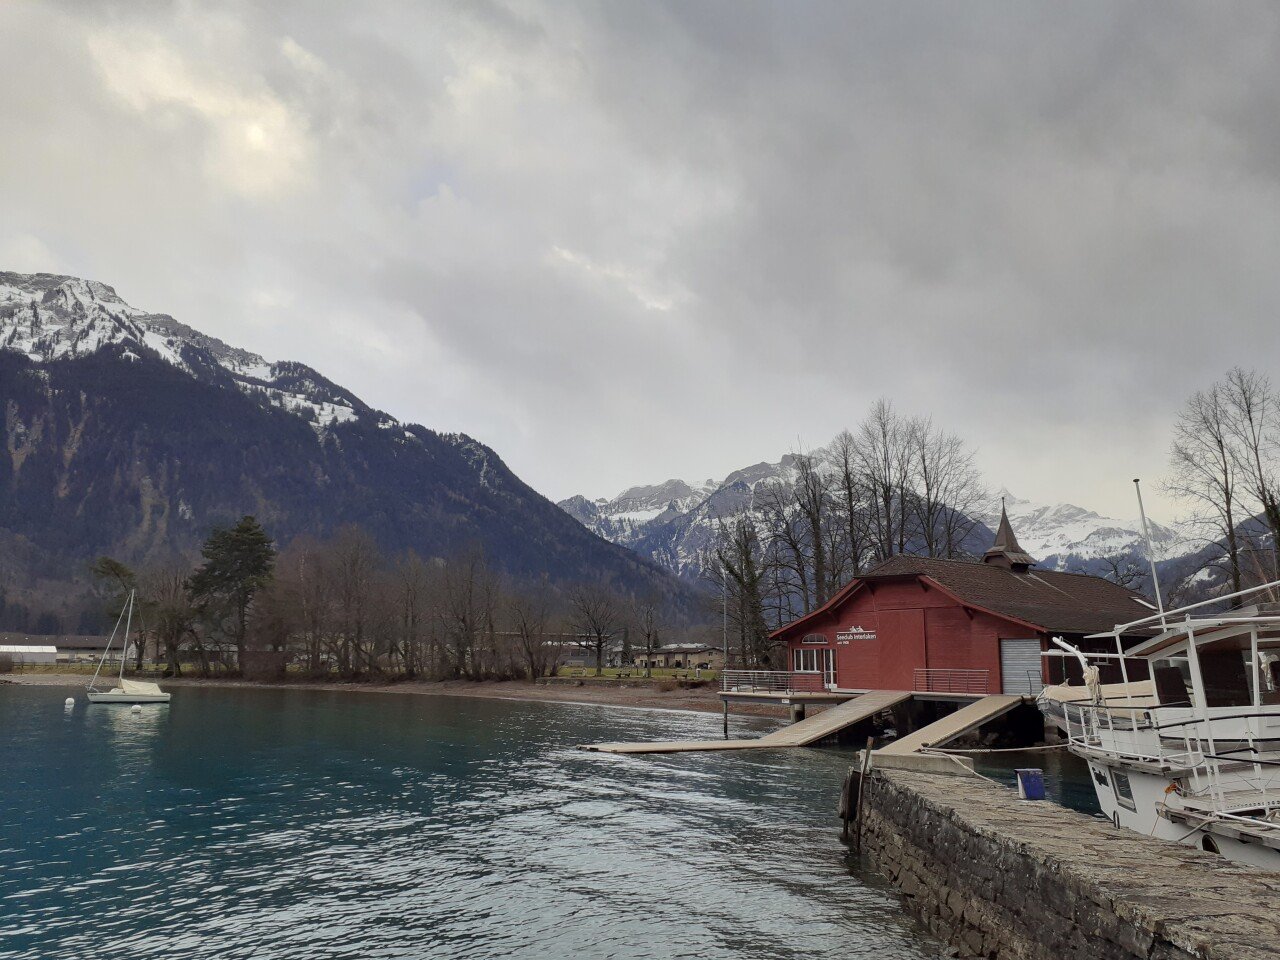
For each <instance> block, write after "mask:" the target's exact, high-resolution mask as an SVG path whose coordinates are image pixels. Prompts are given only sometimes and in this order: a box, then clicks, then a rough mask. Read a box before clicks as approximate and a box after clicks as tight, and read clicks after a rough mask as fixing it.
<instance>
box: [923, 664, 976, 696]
mask: <svg viewBox="0 0 1280 960" xmlns="http://www.w3.org/2000/svg"><path fill="white" fill-rule="evenodd" d="M990 680H991V671H990V670H948V669H942V668H937V669H935V668H929V667H918V668H916V671H915V677H914V686H913V688H912V689H914V690H915V692H917V693H989V692H990V691H988V690H987V684H988V683H989V682H990Z"/></svg>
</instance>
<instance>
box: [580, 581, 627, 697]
mask: <svg viewBox="0 0 1280 960" xmlns="http://www.w3.org/2000/svg"><path fill="white" fill-rule="evenodd" d="M569 609H570V616H571V620H572V622H573V627H574V630H575V631H576V632H577V633H578V634H579V636H580V637H581V638H582V639H581V641H580V644H579V645H580V646H582V647H583V648H584V649H587V650H592V651H594V652H595V657H596V676H597V677H598V676H600V674H601V673H602V672H603V668H604V654H605V647H606V646H607V645H608V643H609V641H610V640H612V639H613V637H614V636H615V635H616V634H617V632H618V630H619V628H620V627H621V624H622V603H621V601H620V600H619V598H618V595H617V593H615V592H614V590H613V589H612V588H611V587H610V586H609V585H608V584H606V583H604V582H603V581H594V582H590V583H580V584H577V585H576V586H574V587H572V588H570V590H569Z"/></svg>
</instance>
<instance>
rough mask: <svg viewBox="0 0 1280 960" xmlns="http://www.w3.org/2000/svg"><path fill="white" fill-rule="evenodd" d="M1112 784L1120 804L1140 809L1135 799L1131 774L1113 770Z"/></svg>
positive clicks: (1130, 808) (1128, 807)
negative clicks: (1130, 778)
mask: <svg viewBox="0 0 1280 960" xmlns="http://www.w3.org/2000/svg"><path fill="white" fill-rule="evenodd" d="M1111 786H1112V788H1113V789H1114V790H1115V792H1116V802H1117V803H1118V804H1120V806H1122V807H1126V808H1127V809H1129V810H1137V809H1138V805H1137V804H1136V803H1134V801H1133V787H1131V786H1130V785H1129V775H1128V774H1127V773H1118V772H1117V771H1115V770H1112V771H1111Z"/></svg>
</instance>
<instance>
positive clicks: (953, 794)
mask: <svg viewBox="0 0 1280 960" xmlns="http://www.w3.org/2000/svg"><path fill="white" fill-rule="evenodd" d="M938 759H940V760H945V759H946V758H938ZM861 801H862V822H861V826H860V837H861V841H860V842H861V850H862V852H863V853H864V855H865V856H866V857H867V859H868V860H869V862H870V864H871V865H872V866H873V867H874V868H876V869H877V870H878V871H879V872H881V873H882V874H884V875H885V876H886V877H887V878H888V879H889V880H890V881H892V883H893V884H894V885H895V886H896V887H897V888H898V890H899V892H900V893H901V894H902V895H903V898H904V900H905V901H906V906H907V908H908V910H909V911H910V912H912V913H913V914H915V915H916V916H917V917H919V918H920V919H921V920H923V921H924V923H925V924H926V925H927V926H928V927H929V929H930V930H931V931H932V932H933V933H934V934H935V935H937V936H939V937H941V938H942V939H944V940H946V941H947V942H948V943H949V944H950V945H951V946H952V947H954V948H956V950H958V952H959V953H960V955H961V956H982V957H994V958H999V960H1006V958H1008V960H1012V958H1018V960H1064V958H1080V960H1086V958H1088V960H1157V958H1159V960H1191V958H1198V960H1262V958H1264V957H1267V958H1272V960H1274V958H1275V957H1277V956H1278V955H1280V921H1278V920H1277V918H1278V917H1280V873H1271V872H1268V871H1264V870H1259V869H1257V868H1254V867H1249V866H1244V865H1241V864H1233V863H1231V862H1229V861H1227V860H1225V859H1223V858H1221V857H1219V856H1217V855H1215V854H1210V853H1202V852H1201V851H1199V850H1196V849H1194V848H1191V847H1186V846H1182V845H1181V844H1176V843H1169V842H1166V841H1162V840H1155V839H1150V838H1147V837H1143V836H1141V835H1139V834H1136V833H1133V832H1131V831H1128V830H1119V829H1116V828H1115V827H1113V826H1112V825H1111V824H1110V823H1108V822H1107V821H1103V820H1099V819H1097V818H1094V817H1089V816H1086V815H1084V814H1081V813H1077V812H1075V811H1072V810H1068V809H1065V808H1063V807H1060V806H1058V805H1056V804H1052V803H1048V802H1045V801H1040V802H1035V801H1022V800H1019V799H1017V794H1016V793H1014V792H1013V791H1011V790H1009V789H1007V788H1004V787H1000V786H997V785H994V784H991V783H989V782H987V781H985V780H983V779H980V778H976V777H975V778H966V777H939V776H931V775H929V774H927V773H920V772H912V771H906V770H888V769H884V768H883V767H882V768H881V769H879V770H873V772H872V773H871V774H870V776H869V777H868V778H867V780H866V782H865V783H864V784H863V785H862V798H861Z"/></svg>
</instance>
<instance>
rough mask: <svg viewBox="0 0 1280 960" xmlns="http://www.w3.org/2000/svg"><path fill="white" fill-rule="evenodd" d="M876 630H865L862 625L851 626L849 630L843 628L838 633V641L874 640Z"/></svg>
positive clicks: (844, 642)
mask: <svg viewBox="0 0 1280 960" xmlns="http://www.w3.org/2000/svg"><path fill="white" fill-rule="evenodd" d="M875 638H876V632H875V631H874V630H864V629H863V628H862V627H850V628H849V629H848V630H841V631H839V632H838V633H836V643H838V644H841V645H842V646H843V645H844V644H847V643H848V642H849V641H850V640H874V639H875Z"/></svg>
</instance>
